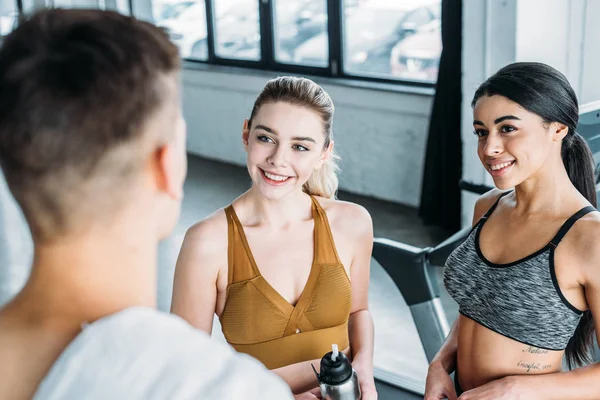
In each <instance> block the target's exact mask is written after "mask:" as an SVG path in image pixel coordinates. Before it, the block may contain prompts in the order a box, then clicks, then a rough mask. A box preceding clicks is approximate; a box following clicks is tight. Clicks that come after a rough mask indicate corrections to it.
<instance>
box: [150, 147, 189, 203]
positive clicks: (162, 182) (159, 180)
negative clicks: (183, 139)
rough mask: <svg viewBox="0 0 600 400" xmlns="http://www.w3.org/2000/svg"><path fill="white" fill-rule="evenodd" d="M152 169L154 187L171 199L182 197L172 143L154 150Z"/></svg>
mask: <svg viewBox="0 0 600 400" xmlns="http://www.w3.org/2000/svg"><path fill="white" fill-rule="evenodd" d="M152 160H153V162H152V163H153V168H152V169H153V171H154V174H153V175H154V180H155V183H156V187H157V189H158V190H159V191H161V192H163V193H165V194H166V195H168V196H169V197H170V198H172V199H173V200H180V199H181V198H182V197H183V193H182V188H181V187H180V186H181V185H179V183H178V177H177V172H178V171H177V166H176V159H175V149H174V147H173V145H172V144H169V143H167V144H164V145H162V146H160V147H158V148H156V150H154V155H153V157H152Z"/></svg>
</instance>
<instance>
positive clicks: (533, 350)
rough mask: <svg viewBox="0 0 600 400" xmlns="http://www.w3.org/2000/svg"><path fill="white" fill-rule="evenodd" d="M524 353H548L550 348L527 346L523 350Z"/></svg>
mask: <svg viewBox="0 0 600 400" xmlns="http://www.w3.org/2000/svg"><path fill="white" fill-rule="evenodd" d="M523 353H530V354H548V350H544V349H540V348H538V347H533V346H527V348H526V349H524V350H523Z"/></svg>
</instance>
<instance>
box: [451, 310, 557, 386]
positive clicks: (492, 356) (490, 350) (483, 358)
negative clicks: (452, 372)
mask: <svg viewBox="0 0 600 400" xmlns="http://www.w3.org/2000/svg"><path fill="white" fill-rule="evenodd" d="M563 354H564V351H552V350H545V349H540V348H538V347H533V346H529V345H526V344H523V343H520V342H517V341H515V340H513V339H509V338H507V337H506V336H503V335H501V334H499V333H496V332H494V331H492V330H490V329H488V328H486V327H484V326H482V325H480V324H478V323H477V322H475V321H473V320H472V319H470V318H467V317H465V316H464V315H461V316H460V322H459V331H458V352H457V360H456V362H457V364H456V365H457V368H456V370H457V375H458V379H459V383H460V386H461V388H462V389H463V390H470V389H473V388H476V387H478V386H481V385H484V384H486V383H488V382H491V381H494V380H497V379H500V378H504V377H506V376H512V375H532V374H549V373H554V372H559V371H561V369H562V358H563Z"/></svg>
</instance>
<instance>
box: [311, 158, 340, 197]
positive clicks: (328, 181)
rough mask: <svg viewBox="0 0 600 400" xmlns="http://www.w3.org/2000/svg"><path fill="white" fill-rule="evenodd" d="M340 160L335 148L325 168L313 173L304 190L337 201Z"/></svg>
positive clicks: (324, 165)
mask: <svg viewBox="0 0 600 400" xmlns="http://www.w3.org/2000/svg"><path fill="white" fill-rule="evenodd" d="M339 159H340V157H339V156H338V155H337V154H336V153H335V148H334V149H333V150H332V152H331V154H330V156H329V158H328V159H327V161H325V163H324V164H323V166H322V167H321V168H320V169H317V170H314V171H313V173H312V174H311V175H310V178H308V181H306V183H305V184H304V185H303V186H302V190H303V191H304V192H305V193H308V194H310V195H312V196H320V197H325V198H328V199H335V198H336V197H335V195H336V193H337V190H338V172H339V170H340V167H339V166H338V160H339Z"/></svg>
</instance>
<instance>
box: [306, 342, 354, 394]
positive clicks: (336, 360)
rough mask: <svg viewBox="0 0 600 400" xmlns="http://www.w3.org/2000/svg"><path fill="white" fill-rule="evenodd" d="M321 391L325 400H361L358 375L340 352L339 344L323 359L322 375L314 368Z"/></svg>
mask: <svg viewBox="0 0 600 400" xmlns="http://www.w3.org/2000/svg"><path fill="white" fill-rule="evenodd" d="M312 367H313V370H314V371H315V374H316V375H317V379H318V381H319V387H320V389H321V397H322V398H323V400H360V398H361V393H360V386H359V384H358V375H356V371H354V368H352V364H351V363H350V360H348V357H346V355H345V354H344V353H340V352H339V351H338V346H337V344H334V345H333V346H332V351H331V352H329V353H327V354H325V355H324V356H323V358H322V359H321V373H320V374H318V373H317V371H316V370H315V367H314V365H313V366H312Z"/></svg>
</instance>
